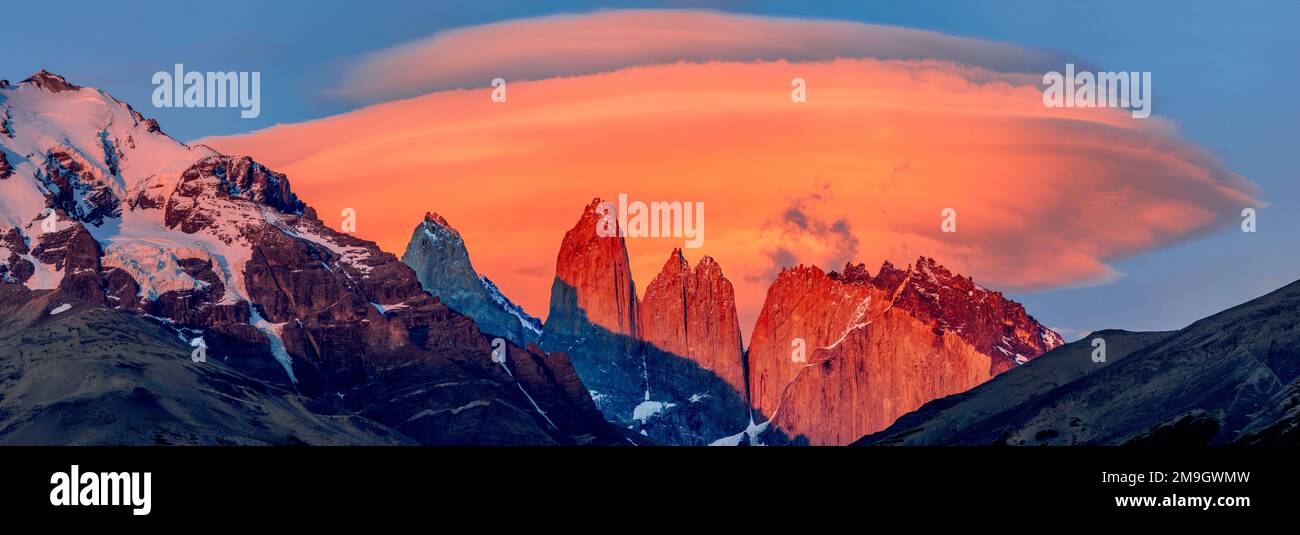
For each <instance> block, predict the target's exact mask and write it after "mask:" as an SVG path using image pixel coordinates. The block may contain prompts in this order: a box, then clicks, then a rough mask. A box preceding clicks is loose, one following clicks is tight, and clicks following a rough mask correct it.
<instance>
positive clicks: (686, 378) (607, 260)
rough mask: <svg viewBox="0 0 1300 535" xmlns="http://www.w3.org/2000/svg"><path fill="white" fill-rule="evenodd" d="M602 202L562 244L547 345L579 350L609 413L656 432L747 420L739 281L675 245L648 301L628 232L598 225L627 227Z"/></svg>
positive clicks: (721, 431) (709, 434) (700, 435)
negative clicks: (640, 290)
mask: <svg viewBox="0 0 1300 535" xmlns="http://www.w3.org/2000/svg"><path fill="white" fill-rule="evenodd" d="M601 202H602V201H601V200H600V199H596V200H594V201H592V202H591V204H589V205H588V206H587V208H586V209H585V210H584V211H583V214H582V216H581V217H580V218H579V219H578V222H577V224H576V225H575V226H574V227H573V229H571V230H569V232H567V233H566V234H565V236H564V241H563V242H562V243H561V245H560V253H559V255H558V258H557V259H556V266H555V274H556V275H555V282H554V284H553V286H552V289H551V310H550V315H549V316H548V317H547V320H546V325H545V329H544V334H543V337H542V347H543V348H545V349H546V350H547V351H562V352H565V353H566V354H568V355H569V356H570V357H571V359H572V362H573V365H574V367H575V368H576V369H577V371H578V374H579V375H580V376H581V378H582V381H583V383H585V384H586V385H587V388H589V389H590V390H591V395H592V398H593V399H594V400H595V402H596V405H597V406H598V407H600V409H601V411H602V412H603V413H604V414H605V417H606V418H607V419H609V420H610V421H611V422H613V423H615V424H617V425H620V426H622V427H626V428H629V429H632V430H634V431H637V432H640V433H642V434H644V435H646V436H649V437H650V438H651V439H653V440H655V441H656V442H660V443H668V444H708V443H710V442H712V441H713V440H715V439H717V438H719V437H723V436H726V435H730V434H734V433H736V432H737V431H739V430H741V429H744V427H745V425H746V424H747V423H748V418H749V414H748V413H749V411H748V406H747V404H746V403H745V398H744V386H743V370H742V368H741V362H742V353H741V350H740V334H739V332H740V330H739V326H738V323H737V322H736V319H735V318H736V313H735V303H734V293H733V291H732V290H731V283H730V282H728V281H727V280H726V279H725V278H724V277H723V276H722V272H721V268H719V267H718V266H717V264H716V263H715V262H713V261H712V259H709V260H707V261H702V262H701V265H700V266H698V267H697V268H696V269H695V270H691V269H690V267H689V266H688V265H686V262H685V260H684V259H683V258H682V257H681V255H680V253H674V255H673V257H672V258H670V259H669V262H668V264H667V265H666V266H665V270H664V273H662V274H660V276H659V277H657V278H656V280H655V282H653V283H652V284H651V287H650V288H649V289H647V293H646V302H645V303H641V302H639V301H638V300H637V297H636V288H635V285H634V283H633V282H632V275H631V271H630V269H629V268H628V261H627V250H626V248H625V245H624V242H623V238H622V237H619V236H618V235H617V232H612V233H608V232H607V233H606V234H610V236H608V237H605V236H601V235H600V234H599V233H598V232H597V226H598V225H601V224H604V225H609V227H608V228H610V229H614V230H617V223H615V222H614V221H613V220H612V219H611V220H607V221H603V222H602V221H601V216H602V214H601V212H600V205H601ZM728 377H729V378H728Z"/></svg>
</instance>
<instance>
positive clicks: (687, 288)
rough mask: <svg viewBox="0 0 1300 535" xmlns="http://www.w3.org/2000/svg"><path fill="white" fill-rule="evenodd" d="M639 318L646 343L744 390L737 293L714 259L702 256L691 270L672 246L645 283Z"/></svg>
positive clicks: (742, 351)
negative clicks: (684, 359) (692, 363)
mask: <svg viewBox="0 0 1300 535" xmlns="http://www.w3.org/2000/svg"><path fill="white" fill-rule="evenodd" d="M638 319H639V320H640V322H641V325H640V328H639V331H640V333H641V339H642V340H644V341H645V342H646V343H649V344H652V345H654V346H655V347H657V348H659V349H661V350H664V351H666V352H668V353H671V354H674V355H680V356H683V357H686V358H688V359H690V360H691V361H693V362H695V363H696V364H699V365H700V367H702V368H704V369H706V370H710V371H712V372H713V373H714V374H716V375H717V376H718V377H719V378H721V379H722V380H723V381H726V382H727V384H729V385H731V387H732V388H734V389H735V390H736V392H740V393H744V392H745V369H744V347H743V346H742V342H741V335H740V322H739V321H738V320H737V319H736V291H735V289H734V288H732V286H731V281H729V280H727V278H726V277H724V276H723V275H722V267H721V266H719V265H718V263H717V261H715V260H714V259H713V258H711V257H708V256H705V257H703V258H701V259H700V263H699V265H697V266H695V269H693V270H692V269H691V266H690V263H689V262H687V261H686V257H684V256H682V252H681V250H680V249H674V250H673V252H672V254H671V255H670V256H669V257H668V261H667V262H666V263H664V267H663V269H662V270H661V271H660V272H659V275H658V276H656V277H655V279H654V280H652V281H650V284H649V285H648V286H646V290H645V296H644V297H643V298H642V299H641V311H640V314H639V315H638Z"/></svg>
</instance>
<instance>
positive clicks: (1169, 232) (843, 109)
mask: <svg viewBox="0 0 1300 535" xmlns="http://www.w3.org/2000/svg"><path fill="white" fill-rule="evenodd" d="M793 77H802V78H804V79H805V80H807V83H808V93H807V94H808V101H807V102H806V103H793V102H791V99H790V80H791V78H793ZM1037 81H1038V77H1037V76H1033V75H1024V74H1001V73H996V72H993V71H990V70H986V69H981V68H975V67H969V66H960V65H956V64H953V63H949V62H939V61H898V60H889V61H881V60H874V59H857V60H833V61H822V62H807V63H788V62H783V61H773V62H767V61H764V62H752V63H741V62H719V63H706V64H695V63H677V64H670V65H657V66H651V67H640V68H630V69H623V70H618V71H615V72H608V73H600V74H594V75H587V76H577V77H568V78H555V79H548V80H541V81H535V82H520V83H512V84H511V85H510V87H509V101H508V102H506V103H502V104H493V103H492V102H491V101H490V98H489V92H490V88H484V89H479V90H454V91H445V92H438V93H432V94H428V95H424V96H421V97H418V98H413V99H409V100H403V101H397V102H390V103H385V104H379V105H374V106H370V107H367V108H363V109H360V110H357V111H355V112H351V113H348V114H344V115H339V116H335V117H329V118H325V119H321V120H316V121H311V122H307V123H302V124H295V125H284V126H277V127H274V128H271V129H268V130H264V131H260V132H255V133H252V134H248V135H242V136H235V137H226V138H215V139H209V140H206V141H205V142H206V143H208V144H210V145H212V146H213V147H215V148H217V149H218V150H221V151H223V152H228V153H236V154H248V155H251V156H253V157H255V158H257V159H258V160H260V161H262V162H263V163H265V164H267V165H269V166H271V167H272V168H274V169H276V170H278V171H283V172H286V173H288V175H289V177H290V179H291V180H292V181H293V184H294V187H295V189H296V190H297V191H298V192H299V194H300V195H301V196H302V197H303V198H304V199H305V200H306V201H307V202H309V203H311V204H312V205H313V206H315V207H316V208H317V209H318V210H319V213H320V214H321V216H322V218H323V219H324V220H325V221H326V223H327V224H329V225H332V226H337V225H338V223H339V222H340V218H339V217H337V216H338V214H339V213H340V211H341V210H342V209H343V208H345V207H351V208H355V209H356V210H357V215H358V218H357V233H358V234H359V235H360V236H361V237H363V238H367V239H372V240H375V241H377V242H379V244H380V245H381V246H382V247H383V248H384V249H386V250H389V251H392V252H394V253H397V254H400V253H401V251H402V250H403V249H404V248H405V245H406V243H405V242H406V240H407V238H408V237H409V236H410V232H411V228H412V227H413V226H414V225H415V224H416V223H418V222H419V221H420V218H421V217H422V215H423V214H424V212H425V211H427V210H433V211H436V212H439V213H441V214H443V215H444V216H446V217H447V219H448V220H450V221H451V223H452V224H453V225H455V226H456V227H457V228H458V229H459V230H460V231H461V234H462V235H463V236H464V237H465V241H466V243H467V244H468V246H469V249H470V254H471V256H472V257H473V262H474V265H475V266H476V267H477V268H479V269H480V270H481V271H482V272H483V273H484V274H485V275H487V276H489V277H491V278H492V279H493V280H494V281H496V282H497V283H498V285H499V286H500V287H501V288H502V289H503V291H505V292H506V293H507V294H508V295H510V296H511V298H512V299H515V300H516V301H518V302H519V303H520V304H522V305H523V306H524V307H525V308H526V309H527V310H528V311H529V312H531V313H533V314H537V315H542V314H545V311H546V310H547V303H548V299H549V291H550V287H551V277H552V276H553V267H554V260H555V254H556V252H557V250H558V248H559V244H560V240H561V239H562V237H563V235H564V232H565V231H566V230H567V229H568V228H569V227H570V226H572V225H573V223H574V221H576V219H577V218H578V216H579V214H580V211H581V210H582V208H583V207H584V206H586V205H587V203H588V202H589V201H590V200H591V199H592V197H595V196H601V197H604V198H607V199H613V198H617V196H618V194H619V193H627V194H628V195H629V198H630V199H632V200H643V201H655V200H667V201H704V202H705V203H706V214H707V216H706V228H707V232H706V241H705V243H704V246H703V247H702V248H700V249H688V250H687V251H686V253H687V255H688V257H689V260H690V261H691V262H692V263H695V262H697V261H698V260H699V256H700V255H704V254H708V255H711V256H713V257H714V258H716V259H718V261H719V262H720V263H721V264H722V267H723V270H724V273H726V274H727V275H728V277H729V278H731V280H732V281H733V282H734V283H735V285H736V293H737V299H738V306H739V308H740V310H739V312H740V316H741V325H742V328H744V329H745V330H746V331H748V330H749V329H750V328H751V327H752V325H753V321H754V318H755V317H756V316H757V314H758V311H759V309H760V307H761V306H762V302H763V299H764V296H765V293H766V289H767V285H768V284H769V282H770V278H769V277H770V273H771V271H770V270H771V267H772V264H771V262H772V261H773V259H774V258H777V259H779V261H782V262H788V263H794V262H803V263H817V264H820V265H822V267H824V268H828V269H830V268H838V267H839V266H834V265H826V262H831V261H836V262H837V261H839V260H841V259H842V258H843V256H844V254H845V253H844V251H845V250H846V247H849V246H850V245H851V247H852V250H853V251H854V255H855V258H856V260H858V261H864V262H867V264H868V266H871V267H872V268H874V266H876V265H879V262H881V261H882V260H885V259H889V260H892V261H893V262H895V263H898V264H906V263H908V262H909V261H910V260H912V259H915V258H916V257H917V256H918V255H922V254H924V255H927V256H933V257H935V258H936V259H938V260H940V261H941V262H943V263H945V264H946V265H948V266H949V267H950V268H953V269H954V270H957V271H960V272H963V273H968V274H971V275H973V276H974V277H975V279H976V280H977V281H979V282H981V283H983V284H985V285H986V286H992V287H998V288H1003V289H1036V288H1048V287H1054V286H1060V285H1073V284H1081V283H1091V282H1098V281H1104V280H1107V279H1108V278H1110V277H1112V276H1113V275H1114V273H1113V271H1112V270H1111V269H1110V268H1109V267H1108V266H1107V265H1106V263H1107V262H1108V261H1110V260H1113V259H1116V258H1121V257H1125V256H1129V255H1134V254H1138V253H1141V252H1144V251H1148V250H1151V249H1153V248H1157V247H1161V246H1165V245H1168V244H1171V243H1174V242H1177V241H1179V240H1184V239H1188V238H1190V237H1193V236H1196V235H1198V234H1201V233H1205V232H1209V231H1211V230H1214V229H1217V228H1222V227H1223V226H1225V225H1228V224H1232V222H1234V221H1236V220H1237V217H1238V214H1239V213H1240V211H1241V208H1242V207H1243V206H1247V205H1254V204H1256V202H1255V201H1254V199H1253V197H1254V196H1255V195H1256V193H1255V190H1254V188H1253V186H1252V185H1251V184H1250V183H1249V182H1247V181H1245V180H1244V179H1242V178H1240V177H1238V176H1237V175H1235V174H1233V173H1232V172H1230V171H1228V170H1227V169H1225V168H1224V167H1223V166H1222V165H1221V164H1220V163H1219V162H1218V161H1216V160H1215V159H1214V158H1212V157H1210V156H1208V155H1207V154H1206V153H1204V152H1203V151H1202V150H1200V149H1198V148H1197V147H1195V146H1192V145H1190V144H1188V143H1186V142H1184V141H1181V140H1180V139H1178V138H1177V137H1176V133H1175V131H1174V129H1173V128H1172V127H1171V126H1170V125H1169V124H1168V123H1165V122H1163V121H1161V120H1160V119H1157V118H1152V119H1145V120H1139V119H1133V118H1131V117H1130V116H1129V114H1128V112H1127V111H1126V110H1113V109H1065V108H1055V109H1048V108H1046V107H1044V106H1043V104H1042V93H1041V89H1040V88H1039V87H1038V86H1037V85H1036V84H1037ZM811 193H817V194H818V197H817V199H816V202H811V201H805V202H801V203H796V200H797V199H807V196H808V195H810V194H811ZM792 206H793V207H795V208H798V209H799V212H800V213H799V214H798V215H794V214H791V213H790V209H791V208H792ZM944 208H953V209H955V210H956V211H957V214H958V219H957V222H958V223H957V224H958V228H957V230H958V231H957V232H956V233H951V234H946V233H943V232H940V222H941V216H940V212H941V211H942V210H943V209H944ZM800 217H803V218H804V222H803V224H804V225H805V226H806V227H807V228H809V229H811V230H812V231H811V232H804V233H800V232H794V231H791V230H790V229H791V228H794V229H797V228H798V227H799V221H798V220H799V218H800ZM774 221H775V222H779V223H780V225H779V226H774V225H773V222H774ZM790 225H794V227H790ZM819 240H820V241H819ZM681 245H682V240H681V239H673V238H643V239H629V240H628V247H629V255H630V258H631V264H632V268H633V275H634V277H635V280H636V281H637V283H638V284H639V288H641V289H643V288H644V287H645V285H646V284H648V283H649V281H650V280H651V279H652V278H653V276H654V275H655V273H656V271H657V270H658V269H659V267H661V266H662V265H663V262H664V259H665V258H667V256H668V254H669V251H670V250H671V249H672V248H673V247H678V246H681ZM777 247H782V248H784V250H785V251H786V252H787V253H788V255H786V256H780V255H773V254H771V252H772V251H773V250H774V249H775V248H777Z"/></svg>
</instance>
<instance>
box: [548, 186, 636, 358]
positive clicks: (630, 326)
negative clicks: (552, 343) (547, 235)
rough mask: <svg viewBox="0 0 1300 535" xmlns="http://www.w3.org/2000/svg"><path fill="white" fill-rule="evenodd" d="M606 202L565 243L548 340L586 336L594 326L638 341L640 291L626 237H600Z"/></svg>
mask: <svg viewBox="0 0 1300 535" xmlns="http://www.w3.org/2000/svg"><path fill="white" fill-rule="evenodd" d="M601 202H602V201H601V200H600V199H596V200H593V201H591V204H589V205H587V208H586V209H585V210H583V212H582V217H581V218H579V219H578V223H577V224H576V225H574V226H573V228H572V229H570V230H569V231H568V232H567V233H565V234H564V241H562V242H561V243H560V252H559V255H558V257H557V258H556V261H555V283H554V284H553V285H552V287H551V310H550V314H549V315H547V317H546V318H547V319H546V328H547V334H554V335H557V336H581V335H582V334H584V333H585V332H587V331H588V329H589V328H590V327H591V326H595V327H598V328H600V329H601V330H602V331H604V332H607V333H610V334H614V335H622V336H627V337H630V338H633V339H635V338H636V337H637V334H638V333H637V328H638V325H639V324H638V322H637V317H636V314H637V308H638V305H637V297H636V285H635V284H634V283H633V282H632V270H631V269H630V268H629V267H628V261H627V248H626V246H625V245H624V243H623V238H622V237H621V236H618V235H614V236H610V237H602V236H600V235H598V233H597V225H600V224H602V222H601V217H602V215H601V213H600V211H599V207H600V204H601ZM604 224H609V222H608V221H606V222H604ZM614 224H615V225H617V223H614Z"/></svg>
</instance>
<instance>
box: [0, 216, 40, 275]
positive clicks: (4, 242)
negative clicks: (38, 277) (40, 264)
mask: <svg viewBox="0 0 1300 535" xmlns="http://www.w3.org/2000/svg"><path fill="white" fill-rule="evenodd" d="M30 252H31V251H30V250H29V249H28V248H27V239H26V238H25V237H23V234H22V232H20V231H19V230H18V229H17V228H10V229H7V230H5V231H4V232H0V282H6V283H9V284H25V283H26V282H27V279H30V278H31V277H32V275H33V274H34V273H35V272H36V265H35V264H33V263H32V261H31V260H28V259H27V258H24V257H25V256H26V255H27V254H28V253H30Z"/></svg>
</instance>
